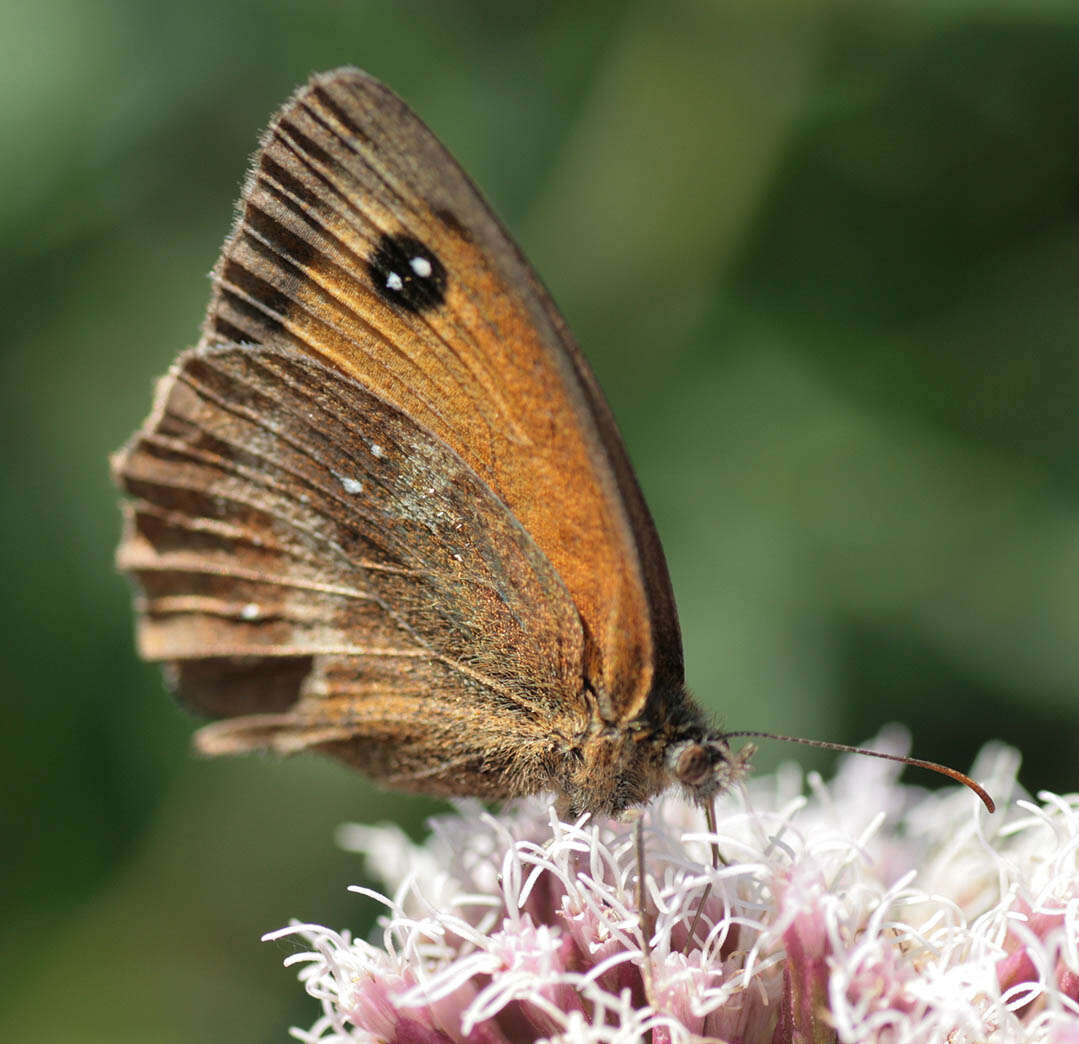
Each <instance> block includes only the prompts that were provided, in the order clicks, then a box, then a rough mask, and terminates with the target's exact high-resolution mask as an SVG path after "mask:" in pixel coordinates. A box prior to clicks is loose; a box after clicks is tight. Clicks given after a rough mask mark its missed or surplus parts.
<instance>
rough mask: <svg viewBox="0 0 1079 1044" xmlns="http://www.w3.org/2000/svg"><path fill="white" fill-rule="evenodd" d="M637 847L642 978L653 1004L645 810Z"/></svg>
mask: <svg viewBox="0 0 1079 1044" xmlns="http://www.w3.org/2000/svg"><path fill="white" fill-rule="evenodd" d="M633 836H634V842H635V843H636V847H637V909H638V910H639V911H640V914H641V978H642V979H643V980H644V996H645V1000H647V1001H648V1003H649V1004H652V999H653V996H654V994H653V992H652V982H653V976H652V935H653V933H654V931H655V918H654V917H653V916H652V911H651V908H650V907H649V905H648V890H647V889H646V888H645V877H644V812H643V811H642V812H641V814H640V815H639V816H638V817H637V825H636V827H635V828H634V831H633Z"/></svg>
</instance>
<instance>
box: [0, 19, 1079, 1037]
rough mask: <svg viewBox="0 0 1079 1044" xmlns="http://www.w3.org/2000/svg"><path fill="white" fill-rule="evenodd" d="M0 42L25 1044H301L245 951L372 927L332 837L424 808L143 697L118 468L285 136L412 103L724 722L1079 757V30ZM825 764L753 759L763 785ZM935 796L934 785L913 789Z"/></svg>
mask: <svg viewBox="0 0 1079 1044" xmlns="http://www.w3.org/2000/svg"><path fill="white" fill-rule="evenodd" d="M4 22H5V25H4V34H3V35H4V39H3V42H2V43H0V78H3V80H4V81H5V92H4V93H5V97H6V98H7V102H6V104H5V105H4V106H3V107H2V110H0V121H2V126H3V132H2V135H0V140H2V141H3V142H4V152H5V157H4V162H3V164H2V165H0V178H2V179H3V190H2V191H0V222H2V229H3V232H2V235H3V252H2V262H0V263H2V264H3V265H4V269H5V278H4V279H3V281H2V286H3V293H4V295H5V296H6V298H7V300H6V301H5V303H4V314H6V315H7V316H8V317H9V319H10V320H11V328H10V330H9V331H8V333H7V335H6V337H5V342H6V343H5V345H4V350H3V353H2V358H0V365H2V366H3V372H2V381H0V387H2V390H3V394H4V397H5V401H4V402H3V406H2V409H0V424H2V426H3V428H2V430H3V432H4V437H5V447H6V449H5V452H6V455H7V459H8V461H9V466H8V468H7V469H6V473H7V475H8V478H7V479H6V480H5V481H4V483H3V501H2V502H3V535H2V539H3V546H4V549H5V556H4V562H5V565H4V576H5V583H4V589H5V595H6V597H5V598H4V600H3V613H4V617H3V623H2V627H3V634H4V648H5V653H6V660H7V663H6V668H5V672H4V677H5V682H4V691H5V696H4V702H5V706H6V708H7V713H8V715H9V717H8V720H7V723H6V727H5V728H4V730H3V740H4V743H5V781H4V787H3V799H2V800H3V817H4V818H3V825H4V834H5V837H6V839H7V840H6V843H5V850H6V851H7V853H8V855H7V856H6V857H5V858H4V859H3V861H2V871H0V872H2V874H3V878H2V890H0V894H2V895H3V896H4V897H5V900H6V902H5V904H4V905H5V909H6V913H5V916H4V918H3V922H2V928H0V942H2V945H3V958H4V961H3V966H4V967H5V968H7V972H6V973H5V975H4V980H5V982H4V987H3V989H2V990H0V1037H2V1038H3V1039H6V1040H18V1041H20V1042H26V1041H35V1042H36V1041H42V1042H44V1041H50V1042H51V1041H57V1040H61V1039H62V1040H64V1041H68V1042H78V1044H81V1042H89V1041H102V1042H106V1041H107V1042H110V1044H117V1042H122V1041H146V1040H153V1041H166V1042H171V1041H177V1042H180V1041H184V1042H188V1041H203V1040H226V1039H228V1040H232V1041H276V1040H284V1039H286V1028H287V1026H288V1025H289V1023H290V1022H298V1023H300V1024H304V1025H307V1024H309V1023H310V1022H311V1021H312V1019H313V1017H314V1011H315V1009H314V1006H313V1004H311V1003H310V1002H308V1001H307V1000H306V999H305V998H304V997H303V995H302V992H301V990H300V988H299V986H298V985H297V984H296V983H295V982H294V979H293V973H291V972H289V971H286V970H284V969H282V968H281V966H280V961H281V958H282V956H283V955H284V954H285V953H286V952H288V951H289V949H290V947H288V946H286V945H285V944H280V945H266V944H261V943H260V942H259V941H258V939H259V935H260V934H261V933H262V932H264V931H266V930H269V929H273V928H276V927H278V926H280V925H282V924H284V923H285V922H287V920H288V919H289V918H290V917H300V918H304V919H314V920H319V921H322V922H323V923H326V924H330V925H335V926H346V925H351V926H354V927H356V928H357V929H359V930H361V931H362V930H363V929H364V925H365V924H366V923H367V919H368V918H369V917H370V916H371V913H372V908H371V905H370V904H369V903H367V902H365V901H361V900H358V899H356V898H355V897H349V896H348V895H346V893H345V891H344V889H345V886H346V885H347V884H349V883H351V882H354V881H357V880H359V879H360V878H361V874H362V868H361V866H360V865H359V861H358V860H357V858H356V857H355V856H350V855H346V854H344V853H341V852H339V851H337V850H336V849H335V847H334V842H333V831H334V828H335V826H336V825H337V824H338V823H339V822H341V821H344V820H347V819H359V820H372V819H384V818H387V817H390V818H394V819H397V820H398V821H400V822H403V823H407V824H409V826H410V828H411V829H415V828H416V827H417V825H418V824H419V823H420V822H421V821H422V819H423V817H424V816H425V815H426V814H428V813H429V812H430V810H431V809H432V808H434V807H436V806H434V805H433V804H432V803H427V802H423V801H420V800H415V799H402V798H397V797H393V796H386V795H384V794H380V793H378V792H377V791H375V790H374V789H373V788H371V787H369V786H368V785H367V784H366V783H365V782H364V781H363V780H361V779H359V778H358V777H357V776H354V775H350V774H348V773H347V772H346V771H344V770H343V769H340V768H338V767H336V766H335V765H332V764H329V763H323V762H321V761H319V760H317V759H307V760H304V759H298V760H295V761H291V762H286V763H275V762H272V761H268V760H249V761H243V762H236V763H199V762H196V761H194V759H193V758H192V757H191V756H190V754H189V749H188V741H189V735H190V732H191V730H192V722H191V721H190V720H188V719H187V718H186V717H185V716H184V714H183V713H181V712H180V711H179V710H178V709H177V708H176V707H174V706H173V704H172V702H171V701H170V699H169V698H168V697H167V696H166V694H165V693H164V691H163V689H162V686H161V682H160V680H159V677H158V672H157V670H156V669H155V668H151V667H147V666H145V665H141V664H139V663H137V662H136V660H135V657H134V654H133V651H132V643H131V632H132V621H131V611H130V606H129V597H128V592H127V587H126V584H125V583H124V582H123V581H122V580H121V579H120V578H119V577H117V576H116V575H114V573H113V570H112V565H111V556H112V551H113V546H114V544H115V542H116V537H117V533H118V529H119V516H118V512H117V510H116V499H117V498H116V494H115V493H114V492H113V490H112V489H111V487H110V485H109V482H108V475H107V466H106V458H107V454H108V453H109V451H110V450H112V449H113V448H115V447H117V446H118V445H119V444H120V443H121V442H122V441H123V440H124V439H125V438H126V437H127V435H128V433H129V432H130V431H131V430H132V429H133V428H134V427H135V426H136V425H137V424H138V423H140V422H141V420H142V418H143V417H144V416H145V414H146V412H147V410H148V408H149V404H150V391H151V384H152V381H153V379H154V378H155V377H156V376H157V375H159V374H160V373H162V372H163V371H164V370H165V368H166V367H167V366H168V364H169V362H170V360H171V359H172V358H173V356H174V355H175V354H176V353H177V352H178V351H179V350H180V349H181V348H183V347H185V346H187V345H189V344H191V343H193V341H194V340H195V338H196V331H197V328H198V324H199V322H200V320H201V317H202V311H203V308H204V305H205V301H206V298H207V295H208V292H209V284H208V281H207V279H206V273H207V272H208V270H209V269H210V267H211V266H212V264H213V262H214V260H215V257H216V254H217V250H218V247H219V245H220V242H221V240H222V238H223V237H224V235H225V232H226V230H227V228H228V227H229V224H230V221H231V215H232V205H233V201H234V198H235V196H236V195H237V192H238V189H239V184H240V180H241V176H242V174H243V172H244V169H245V164H246V162H247V157H248V155H249V153H250V152H251V150H252V149H253V147H254V144H255V142H256V138H257V134H258V132H259V130H260V129H261V128H262V126H263V125H264V124H265V122H266V120H267V119H268V117H269V115H270V113H271V111H272V110H273V109H274V108H275V107H276V106H277V105H278V104H279V103H280V102H282V101H283V100H284V99H285V98H286V97H287V95H288V94H289V92H290V91H291V90H292V89H293V87H295V86H296V85H297V84H298V83H299V82H301V81H302V80H304V79H305V78H306V76H307V75H308V74H309V73H310V72H312V71H316V70H321V69H327V68H331V67H333V66H335V65H339V64H345V63H351V64H357V65H361V66H363V67H365V68H367V69H368V70H370V71H372V72H374V73H375V74H376V75H378V76H380V77H381V78H382V79H384V80H385V81H387V82H388V83H389V84H391V85H392V86H393V87H394V88H395V89H396V90H397V91H398V92H400V93H401V94H402V95H403V96H404V97H405V98H406V99H408V100H409V101H410V102H411V103H412V105H413V106H414V107H415V108H416V109H417V110H418V111H419V112H420V113H421V114H422V115H423V117H424V118H425V119H426V120H427V122H428V123H429V124H430V125H431V126H432V127H433V128H434V129H435V130H436V131H437V132H438V133H439V134H440V135H441V136H442V137H443V138H444V140H445V141H446V142H447V144H448V145H449V146H450V147H451V149H452V150H453V151H454V152H455V153H456V154H457V155H458V157H459V158H460V159H461V161H462V162H463V164H464V166H465V167H466V168H467V169H468V170H469V171H470V172H471V173H472V174H473V176H474V177H475V178H476V180H477V182H478V183H479V184H480V185H481V186H482V187H483V188H484V190H485V191H486V192H487V194H488V195H489V197H490V198H491V200H492V202H493V203H494V205H495V207H496V209H497V210H498V211H499V212H500V213H501V215H502V216H503V218H504V219H505V220H506V222H507V224H508V225H509V227H510V228H511V229H513V230H514V233H515V234H516V235H517V237H518V238H519V240H520V242H521V243H522V244H523V246H524V247H525V249H526V252H527V253H528V254H529V255H530V256H531V257H532V259H533V261H534V262H535V264H536V267H537V268H538V270H539V272H540V273H541V275H542V277H543V278H544V280H545V281H546V282H547V284H548V285H549V286H550V287H551V289H552V291H553V293H554V296H555V298H556V300H558V301H559V303H560V304H561V306H562V308H563V310H564V311H565V313H566V315H567V316H568V318H569V320H570V323H571V325H572V326H573V327H574V329H575V330H576V332H577V334H578V336H579V338H580V340H581V342H582V344H583V345H584V347H585V350H586V352H587V354H588V355H589V357H590V358H591V360H592V362H593V364H594V366H595V369H596V370H597V372H598V374H599V377H600V380H601V382H602V384H603V385H604V387H605V388H606V390H607V393H608V395H609V397H610V399H611V401H612V404H613V406H614V409H615V413H616V414H617V416H618V417H619V419H620V422H621V424H622V425H623V428H624V431H625V435H626V439H627V442H628V444H629V447H630V451H631V454H632V456H633V458H634V460H635V462H636V465H637V468H638V472H639V475H640V478H641V482H642V485H643V486H644V489H645V492H646V494H647V496H648V498H649V501H650V503H651V505H652V507H653V509H654V512H655V515H656V518H657V522H658V524H659V529H660V532H661V533H662V535H663V539H664V543H665V546H666V549H667V554H668V558H669V561H670V567H671V572H672V574H673V577H674V583H675V589H676V591H677V594H678V598H679V604H680V608H681V615H682V625H683V629H684V633H685V643H686V654H687V664H688V674H689V681H690V684H691V686H692V687H693V689H694V690H695V691H696V692H697V693H698V694H699V696H700V697H701V699H702V700H703V701H704V702H705V703H706V704H707V705H709V706H710V707H711V708H713V709H714V710H715V711H716V712H717V713H719V714H721V715H722V716H723V719H724V721H725V722H726V723H727V724H729V725H730V726H731V727H732V728H737V727H744V728H763V729H774V730H781V731H785V732H793V733H800V734H804V735H809V736H819V737H825V738H830V739H835V740H843V741H851V742H857V741H859V740H864V739H866V738H867V737H869V736H871V735H872V734H873V733H874V732H875V731H876V729H877V728H878V726H879V725H880V724H881V723H883V722H887V721H890V720H900V721H904V722H906V723H907V724H908V725H909V726H910V727H911V728H912V730H913V732H914V743H915V748H916V750H917V752H918V753H919V754H921V755H922V756H925V757H931V758H938V759H943V760H947V761H949V762H952V763H955V764H957V765H959V766H960V767H966V766H968V765H969V764H970V761H971V759H972V757H973V755H974V753H975V752H976V751H977V750H978V748H979V747H980V745H981V744H982V743H983V741H985V740H986V739H988V738H990V737H997V736H999V737H1002V738H1004V739H1006V740H1008V741H1010V742H1011V743H1014V744H1015V745H1017V746H1019V747H1020V748H1021V749H1022V750H1023V751H1025V753H1026V754H1027V758H1028V760H1027V763H1026V766H1025V768H1024V770H1023V780H1024V782H1025V783H1026V785H1027V786H1028V787H1029V788H1031V789H1037V788H1040V787H1043V786H1045V787H1051V788H1054V789H1057V790H1066V789H1074V788H1075V787H1076V785H1077V776H1079V772H1077V768H1076V763H1077V756H1079V740H1077V726H1079V699H1077V693H1079V644H1077V642H1076V636H1077V634H1079V470H1077V467H1076V465H1077V461H1079V414H1077V412H1076V409H1075V404H1076V402H1077V401H1079V354H1077V352H1076V344H1077V341H1079V304H1077V294H1076V287H1077V286H1079V223H1077V219H1079V6H1077V5H1075V4H1074V3H1071V2H1063V0H1062V2H1058V3H1052V2H1044V0H1043V2H1039V0H1015V2H1012V3H1006V2H998V3H992V2H980V3H964V2H959V0H955V2H943V0H904V2H898V0H897V2H895V3H891V4H886V3H873V2H868V0H859V2H853V0H851V2H846V3H843V2H827V0H821V2H817V3H794V2H790V3H782V2H768V0H743V2H720V0H713V2H710V3H706V2H699V3H691V2H683V3H673V4H672V3H663V2H660V0H643V2H621V0H617V2H616V0H608V2H603V3H593V4H587V5H582V4H580V3H578V2H573V3H569V2H566V3H544V4H542V5H539V4H537V5H535V6H532V5H528V4H519V3H512V4H504V3H476V4H468V5H463V4H458V3H448V2H446V0H429V2H427V3H421V2H415V3H407V4H389V3H386V2H367V0H354V2H349V3H345V2H330V0H308V2H306V3H303V4H299V3H295V4H289V3H283V2H276V0H258V2H254V0H252V2H243V3H231V4H230V3H225V4H222V3H220V2H219V0H193V2H186V3H184V4H177V5H173V6H165V5H157V4H145V3H139V2H135V0H126V2H125V0H97V2H94V3H87V2H86V0H36V2H35V3H33V4H29V3H25V4H23V3H20V4H13V5H11V7H10V9H9V10H8V11H7V12H6V14H5V19H4ZM792 756H793V757H797V758H798V759H799V760H801V761H803V763H805V764H807V765H813V766H818V767H822V768H827V766H828V764H829V761H830V759H828V758H820V757H818V756H817V755H816V753H815V752H811V751H801V750H795V751H792V750H790V749H784V750H777V749H774V748H770V749H766V750H764V751H762V753H761V755H760V759H759V764H760V765H761V766H762V767H764V768H767V767H768V766H769V765H774V764H775V763H776V762H777V761H778V760H779V759H780V758H784V759H785V758H790V757H792ZM908 775H909V777H910V778H911V780H912V781H913V780H915V779H917V781H918V782H928V781H926V780H925V778H924V776H922V775H920V774H913V773H911V774H908Z"/></svg>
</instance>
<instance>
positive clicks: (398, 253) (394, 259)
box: [367, 235, 446, 312]
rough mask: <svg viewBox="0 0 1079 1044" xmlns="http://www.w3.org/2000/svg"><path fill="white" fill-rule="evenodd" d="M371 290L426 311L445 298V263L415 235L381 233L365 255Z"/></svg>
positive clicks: (417, 310)
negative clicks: (369, 252)
mask: <svg viewBox="0 0 1079 1044" xmlns="http://www.w3.org/2000/svg"><path fill="white" fill-rule="evenodd" d="M367 273H368V275H369V276H370V277H371V283H372V284H373V285H374V288H375V290H377V291H378V293H379V294H380V295H381V296H382V297H383V298H384V299H385V300H387V301H389V302H390V303H391V304H395V305H398V306H399V307H401V308H404V309H405V310H406V311H409V312H429V311H432V310H433V309H435V308H440V307H441V306H442V304H443V302H444V301H445V300H446V267H445V265H443V264H442V262H441V261H439V259H438V258H437V257H435V255H434V254H433V253H432V252H431V251H430V250H428V249H427V247H425V246H424V245H423V244H422V243H421V242H420V241H419V240H418V239H414V238H413V237H412V236H405V235H400V236H390V235H383V236H382V238H381V239H380V240H379V241H378V246H376V247H375V249H374V250H373V251H372V253H371V256H370V257H369V258H368V259H367Z"/></svg>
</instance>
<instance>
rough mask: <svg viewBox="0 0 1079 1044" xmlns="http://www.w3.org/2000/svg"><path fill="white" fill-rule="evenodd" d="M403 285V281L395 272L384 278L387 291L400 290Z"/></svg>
mask: <svg viewBox="0 0 1079 1044" xmlns="http://www.w3.org/2000/svg"><path fill="white" fill-rule="evenodd" d="M404 285H405V283H404V280H403V279H402V278H401V277H400V276H399V275H398V274H397V273H396V272H391V273H390V274H389V275H388V276H386V289H387V290H400V289H401V287H403V286H404Z"/></svg>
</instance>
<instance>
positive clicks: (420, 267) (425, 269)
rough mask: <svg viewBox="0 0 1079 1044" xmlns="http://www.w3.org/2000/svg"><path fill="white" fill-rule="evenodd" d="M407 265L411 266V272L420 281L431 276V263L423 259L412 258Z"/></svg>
mask: <svg viewBox="0 0 1079 1044" xmlns="http://www.w3.org/2000/svg"><path fill="white" fill-rule="evenodd" d="M409 264H410V265H411V266H412V271H413V272H415V273H416V275H418V276H419V277H420V278H421V279H426V278H427V277H428V276H429V275H430V274H431V262H430V261H428V260H427V258H425V257H414V258H413V259H412V260H411V261H409Z"/></svg>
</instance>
